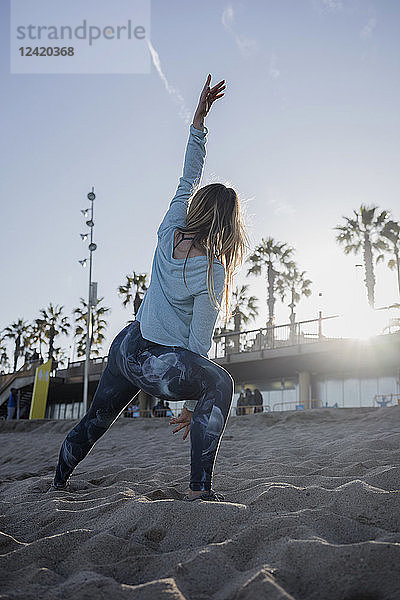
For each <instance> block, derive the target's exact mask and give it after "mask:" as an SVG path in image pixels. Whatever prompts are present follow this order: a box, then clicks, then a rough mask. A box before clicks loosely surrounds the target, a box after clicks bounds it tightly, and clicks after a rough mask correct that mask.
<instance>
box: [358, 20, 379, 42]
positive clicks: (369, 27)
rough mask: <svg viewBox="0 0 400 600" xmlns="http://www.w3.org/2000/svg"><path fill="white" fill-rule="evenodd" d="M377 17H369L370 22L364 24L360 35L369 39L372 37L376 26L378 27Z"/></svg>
mask: <svg viewBox="0 0 400 600" xmlns="http://www.w3.org/2000/svg"><path fill="white" fill-rule="evenodd" d="M376 23H377V21H376V18H375V17H370V18H369V19H368V22H367V23H366V24H365V25H364V27H363V28H362V29H361V32H360V36H361V37H362V38H363V39H368V38H370V37H371V35H372V32H373V31H374V29H375V27H376Z"/></svg>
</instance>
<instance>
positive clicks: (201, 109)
mask: <svg viewBox="0 0 400 600" xmlns="http://www.w3.org/2000/svg"><path fill="white" fill-rule="evenodd" d="M210 82H211V75H208V77H207V81H206V83H205V84H204V87H203V89H202V92H201V94H200V100H199V104H198V107H197V108H196V112H195V113H194V118H193V125H194V127H196V129H201V130H203V125H204V118H205V117H206V116H207V115H208V113H209V111H210V108H211V106H212V104H213V102H215V100H217V98H222V96H223V95H224V92H223V91H222V90H224V89H225V88H226V86H225V85H223V84H224V83H225V79H223V80H222V81H220V82H219V83H217V85H215V86H214V87H212V88H211V89H210Z"/></svg>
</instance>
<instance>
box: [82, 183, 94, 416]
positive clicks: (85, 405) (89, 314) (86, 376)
mask: <svg viewBox="0 0 400 600" xmlns="http://www.w3.org/2000/svg"><path fill="white" fill-rule="evenodd" d="M92 194H94V187H92ZM90 202H91V208H90V220H91V221H92V223H94V221H93V217H94V198H93V199H92V198H90ZM93 226H94V225H92V226H91V227H90V245H89V252H90V253H89V291H88V306H87V320H86V353H85V370H84V374H83V414H86V412H87V409H88V387H89V361H90V333H91V331H90V329H91V324H92V306H91V288H92V263H93V260H92V257H93V250H92V244H93Z"/></svg>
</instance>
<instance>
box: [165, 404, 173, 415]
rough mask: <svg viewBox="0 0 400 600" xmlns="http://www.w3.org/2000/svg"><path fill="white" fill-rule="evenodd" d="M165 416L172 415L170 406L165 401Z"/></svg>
mask: <svg viewBox="0 0 400 600" xmlns="http://www.w3.org/2000/svg"><path fill="white" fill-rule="evenodd" d="M165 416H166V417H173V416H174V413H173V412H172V410H171V408H170V406H169V402H166V403H165Z"/></svg>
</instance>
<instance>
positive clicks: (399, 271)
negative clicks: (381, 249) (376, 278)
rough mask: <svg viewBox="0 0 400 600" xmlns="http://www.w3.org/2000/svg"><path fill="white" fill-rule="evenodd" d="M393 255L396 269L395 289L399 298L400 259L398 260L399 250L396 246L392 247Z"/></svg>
mask: <svg viewBox="0 0 400 600" xmlns="http://www.w3.org/2000/svg"><path fill="white" fill-rule="evenodd" d="M394 255H395V257H396V267H397V289H398V290H399V296H400V258H399V249H398V247H397V246H395V247H394Z"/></svg>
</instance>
